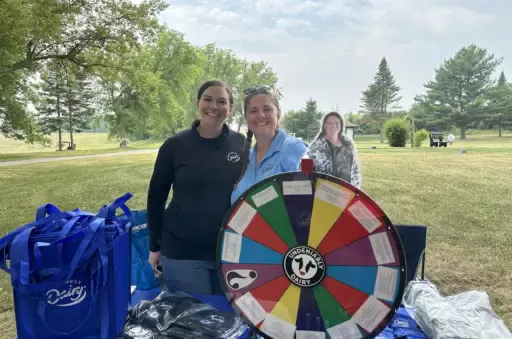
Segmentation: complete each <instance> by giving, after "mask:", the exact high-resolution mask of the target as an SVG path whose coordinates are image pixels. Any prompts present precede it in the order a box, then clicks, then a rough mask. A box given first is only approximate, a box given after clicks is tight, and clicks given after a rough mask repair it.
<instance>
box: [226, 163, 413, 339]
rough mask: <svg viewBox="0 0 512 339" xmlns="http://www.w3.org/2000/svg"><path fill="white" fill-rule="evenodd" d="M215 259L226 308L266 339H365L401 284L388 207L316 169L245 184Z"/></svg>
mask: <svg viewBox="0 0 512 339" xmlns="http://www.w3.org/2000/svg"><path fill="white" fill-rule="evenodd" d="M217 256H218V265H219V276H220V277H221V281H222V284H223V287H224V291H225V292H226V295H227V297H228V299H229V300H231V302H232V306H233V308H234V309H235V310H236V311H237V312H239V313H240V314H241V315H242V316H243V317H244V318H245V319H246V321H247V322H248V323H249V325H251V327H253V328H254V329H256V330H257V331H258V334H259V335H261V336H262V337H264V338H274V339H281V338H282V339H288V338H289V339H294V338H296V339H306V338H307V339H317V338H318V339H320V338H331V339H345V338H347V339H356V338H371V337H373V336H375V335H376V334H378V333H380V332H381V331H382V329H383V328H384V327H385V326H386V325H387V324H388V323H389V322H390V321H391V319H392V317H393V315H394V313H395V311H396V310H397V308H398V307H399V305H400V302H401V300H402V296H403V290H404V287H405V278H406V266H405V258H404V252H403V249H402V244H401V242H400V238H399V237H398V234H397V231H396V229H395V228H394V226H393V225H392V223H391V221H390V220H389V219H388V218H387V216H386V214H385V213H384V212H383V211H382V210H381V209H380V207H379V206H378V205H377V204H376V203H375V202H374V201H373V200H372V199H370V198H369V197H368V196H367V195H366V194H364V193H363V192H361V191H360V190H358V189H357V188H355V187H353V186H352V185H350V184H348V183H346V182H345V181H342V180H339V179H337V178H334V177H332V176H328V175H324V174H319V173H316V172H313V173H312V174H307V173H303V172H292V173H282V174H278V175H275V176H273V177H270V178H268V179H266V180H264V181H262V182H260V183H258V184H256V185H254V186H253V187H251V188H250V189H249V190H248V191H247V192H246V193H245V194H244V195H243V196H241V197H240V198H239V199H238V200H237V202H236V203H235V204H233V206H232V208H231V210H230V211H229V212H228V214H227V216H226V218H225V220H224V224H223V228H222V231H221V232H220V235H219V246H218V255H217Z"/></svg>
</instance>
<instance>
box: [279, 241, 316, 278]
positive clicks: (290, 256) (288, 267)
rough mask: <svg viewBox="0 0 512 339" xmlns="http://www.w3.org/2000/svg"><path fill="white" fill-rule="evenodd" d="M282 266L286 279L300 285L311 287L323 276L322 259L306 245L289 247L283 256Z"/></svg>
mask: <svg viewBox="0 0 512 339" xmlns="http://www.w3.org/2000/svg"><path fill="white" fill-rule="evenodd" d="M283 266H284V272H285V273H286V276H287V277H288V279H290V281H291V282H292V283H294V284H295V285H297V286H300V287H313V286H315V285H317V284H319V283H320V282H321V281H322V279H323V278H324V276H325V262H324V259H323V258H322V256H321V255H320V253H318V252H317V251H315V250H314V249H312V248H311V247H308V246H297V247H293V248H291V249H290V250H289V251H288V252H287V253H286V256H285V257H284V262H283Z"/></svg>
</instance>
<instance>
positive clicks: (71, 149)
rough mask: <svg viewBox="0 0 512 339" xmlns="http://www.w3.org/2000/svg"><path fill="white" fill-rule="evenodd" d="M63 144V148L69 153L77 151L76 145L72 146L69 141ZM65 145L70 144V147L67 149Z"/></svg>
mask: <svg viewBox="0 0 512 339" xmlns="http://www.w3.org/2000/svg"><path fill="white" fill-rule="evenodd" d="M61 144H62V148H66V150H68V151H74V150H75V149H76V144H72V143H70V142H69V141H63V142H62V143H61ZM65 144H68V147H66V146H65Z"/></svg>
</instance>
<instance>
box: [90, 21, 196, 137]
mask: <svg viewBox="0 0 512 339" xmlns="http://www.w3.org/2000/svg"><path fill="white" fill-rule="evenodd" d="M125 57H126V58H127V59H128V60H129V62H130V66H129V71H128V72H123V71H116V70H111V71H110V73H104V74H103V76H102V79H101V81H100V82H101V85H102V88H103V89H104V91H105V93H106V95H104V97H103V102H104V105H105V106H106V107H107V109H106V110H105V111H104V112H103V115H104V116H105V120H106V121H107V122H108V123H109V134H110V136H111V137H119V138H128V137H134V138H137V139H147V138H149V137H151V136H154V137H167V136H169V135H172V134H174V133H176V132H177V131H178V130H180V129H181V128H183V127H184V125H185V115H186V112H187V110H188V109H190V106H191V105H192V103H191V98H190V93H191V88H192V87H193V86H194V84H195V83H197V79H198V77H199V75H200V74H201V72H202V69H203V67H204V62H205V61H204V59H203V57H202V54H201V53H200V51H199V49H198V48H197V47H195V46H192V45H191V44H190V43H189V42H187V41H185V40H184V37H183V34H182V33H180V32H178V31H175V30H170V29H167V28H165V27H162V28H161V30H160V32H159V34H158V35H157V36H156V37H155V38H154V39H152V40H151V41H148V42H147V43H146V44H145V45H144V46H143V47H142V48H141V49H140V50H138V51H133V53H129V54H126V55H125ZM193 102H194V103H195V100H194V101H193Z"/></svg>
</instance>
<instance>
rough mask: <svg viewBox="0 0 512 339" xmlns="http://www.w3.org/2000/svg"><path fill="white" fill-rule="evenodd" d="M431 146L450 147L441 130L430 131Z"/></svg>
mask: <svg viewBox="0 0 512 339" xmlns="http://www.w3.org/2000/svg"><path fill="white" fill-rule="evenodd" d="M428 136H429V138H430V147H448V141H443V139H444V135H443V133H441V132H430V133H429V134H428Z"/></svg>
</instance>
